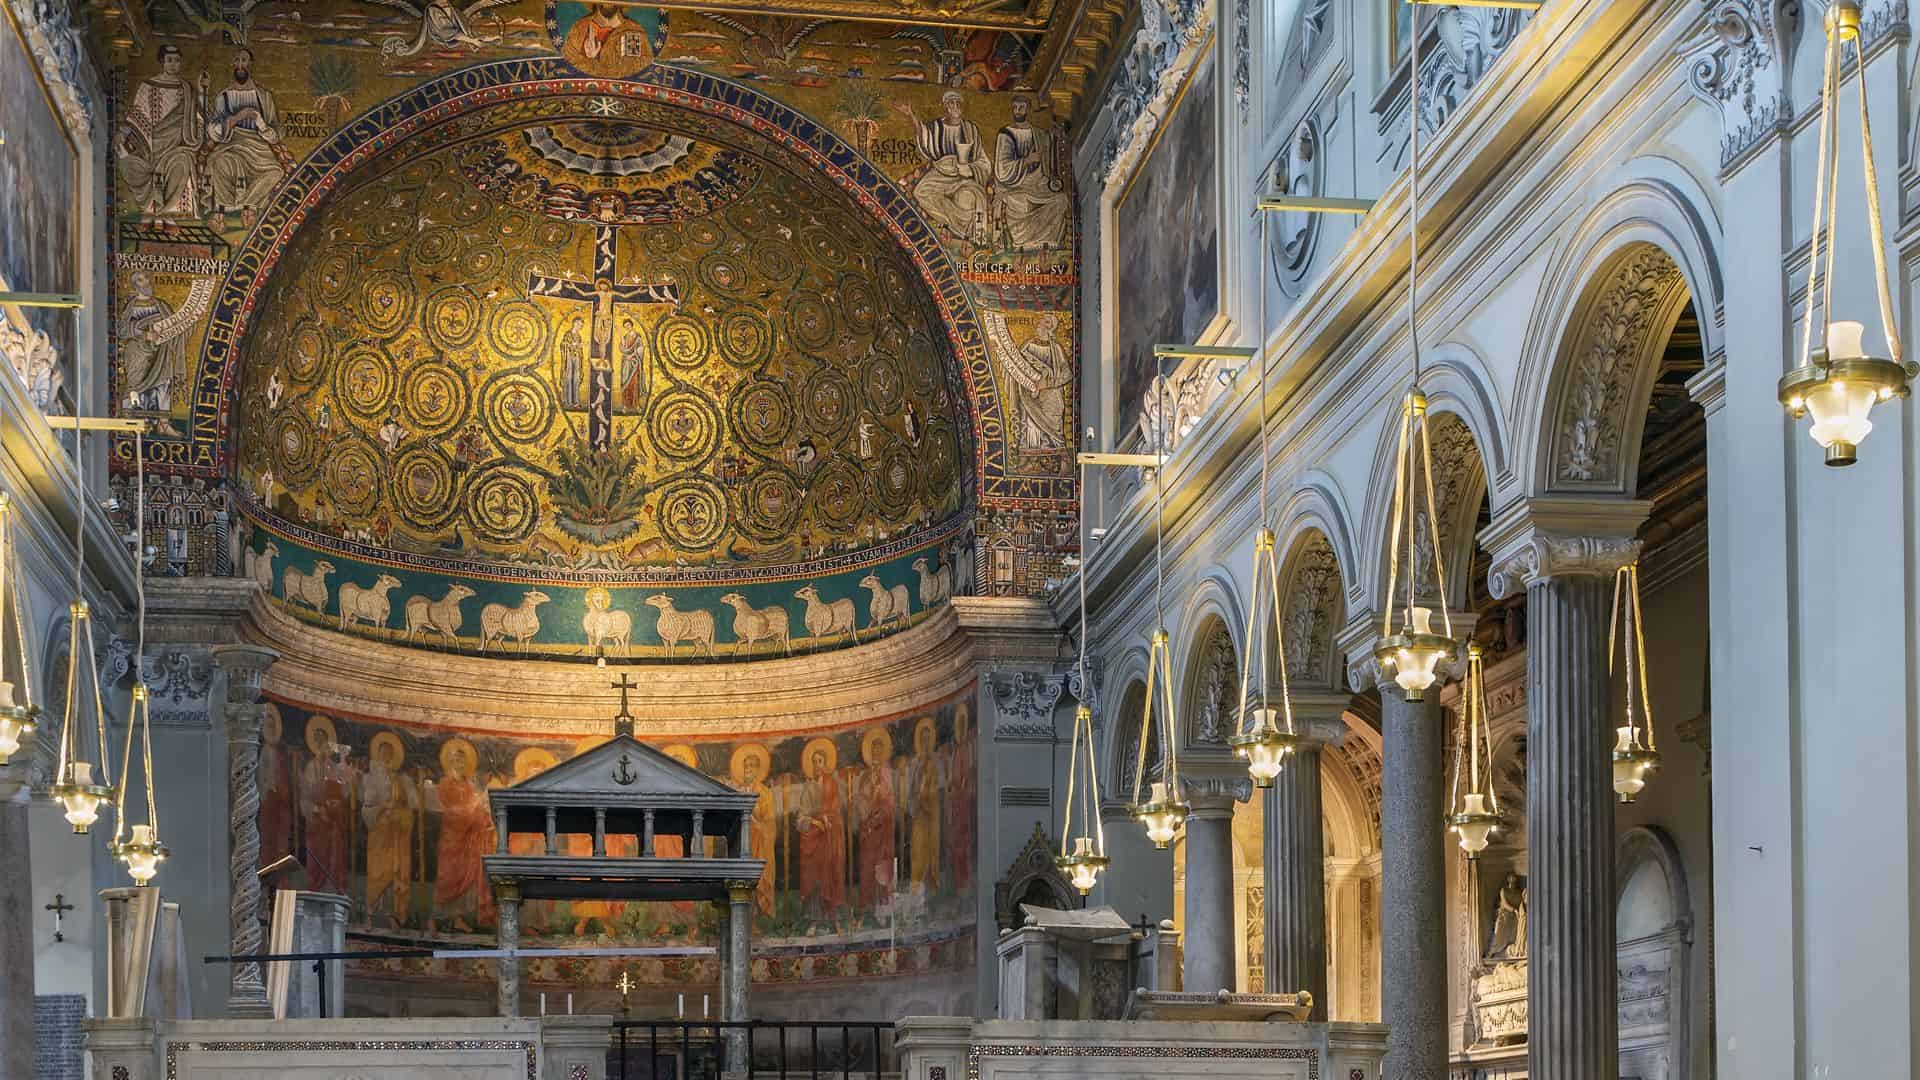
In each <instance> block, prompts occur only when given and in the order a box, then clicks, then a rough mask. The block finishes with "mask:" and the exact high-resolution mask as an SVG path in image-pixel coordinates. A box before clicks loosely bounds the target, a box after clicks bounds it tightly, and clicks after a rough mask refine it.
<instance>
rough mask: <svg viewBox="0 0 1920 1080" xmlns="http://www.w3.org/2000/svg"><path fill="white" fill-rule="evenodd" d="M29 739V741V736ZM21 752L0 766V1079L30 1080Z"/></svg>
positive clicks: (28, 911) (28, 905)
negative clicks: (0, 865)
mask: <svg viewBox="0 0 1920 1080" xmlns="http://www.w3.org/2000/svg"><path fill="white" fill-rule="evenodd" d="M29 738H31V736H29ZM32 759H33V755H32V754H31V753H28V752H27V749H26V747H24V746H23V747H22V748H21V752H20V753H18V754H16V755H14V758H13V762H14V763H13V764H11V765H0V859H4V860H5V863H6V868H7V869H6V872H5V873H0V972H5V973H6V974H5V976H4V977H0V1080H33V928H34V926H35V920H34V916H35V915H38V914H41V913H40V912H36V911H34V910H33V860H32V858H31V856H30V853H29V850H28V835H29V834H28V830H27V804H26V802H25V801H16V800H15V798H14V796H15V795H16V794H17V793H18V792H19V791H20V790H21V789H22V788H23V787H24V786H25V785H26V783H27V764H26V763H27V762H28V761H31V760H32Z"/></svg>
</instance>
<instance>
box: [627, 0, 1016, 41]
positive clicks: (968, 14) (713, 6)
mask: <svg viewBox="0 0 1920 1080" xmlns="http://www.w3.org/2000/svg"><path fill="white" fill-rule="evenodd" d="M611 2H612V6H615V7H646V8H664V9H667V10H670V11H692V12H713V13H715V14H720V15H773V16H779V17H783V18H793V19H841V20H845V21H847V22H872V23H890V24H893V25H905V26H938V27H945V28H948V29H954V30H1012V31H1016V32H1019V33H1031V34H1037V33H1040V32H1041V31H1043V30H1045V29H1046V26H1047V18H1046V16H1045V15H1044V14H1036V13H1035V12H1034V10H1033V8H1034V7H1038V6H1040V4H1035V5H1033V6H1032V7H1024V8H1022V7H1012V6H1009V5H1007V4H1006V3H1005V0H990V2H988V3H979V4H964V3H962V4H951V3H930V4H920V3H917V2H909V3H905V4H896V3H881V2H876V0H791V2H783V0H644V2H643V0H611ZM1042 2H1043V3H1049V2H1050V0H1042Z"/></svg>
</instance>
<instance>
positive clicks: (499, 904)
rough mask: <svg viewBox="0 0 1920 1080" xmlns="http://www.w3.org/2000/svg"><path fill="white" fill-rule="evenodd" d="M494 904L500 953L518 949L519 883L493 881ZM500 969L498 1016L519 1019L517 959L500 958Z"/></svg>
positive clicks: (518, 962) (509, 957)
mask: <svg viewBox="0 0 1920 1080" xmlns="http://www.w3.org/2000/svg"><path fill="white" fill-rule="evenodd" d="M493 903H494V908H495V911H496V913H497V916H498V918H499V943H500V947H501V948H502V949H518V948H519V947H520V883H519V882H518V881H496V882H494V883H493ZM496 963H497V964H498V965H499V972H500V974H499V990H500V995H499V1007H498V1011H499V1013H500V1015H501V1016H503V1017H506V1018H508V1019H511V1018H513V1017H516V1016H519V1015H520V958H519V957H518V956H503V957H501V958H500V959H499V960H498V961H496Z"/></svg>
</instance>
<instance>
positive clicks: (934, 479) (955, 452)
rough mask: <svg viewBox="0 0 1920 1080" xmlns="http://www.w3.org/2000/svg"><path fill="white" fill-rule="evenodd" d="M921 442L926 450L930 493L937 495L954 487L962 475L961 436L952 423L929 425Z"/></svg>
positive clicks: (946, 421)
mask: <svg viewBox="0 0 1920 1080" xmlns="http://www.w3.org/2000/svg"><path fill="white" fill-rule="evenodd" d="M921 442H922V443H923V445H924V446H925V448H926V449H925V461H926V466H927V488H928V493H929V494H935V495H937V494H939V493H942V492H944V491H946V490H947V489H948V488H950V487H952V486H953V482H954V479H955V478H956V477H958V476H959V475H960V441H959V436H958V433H957V432H956V431H955V430H954V427H953V424H952V423H951V422H950V421H948V420H945V419H939V420H935V421H933V422H932V423H929V424H928V425H927V431H926V434H925V435H923V436H921Z"/></svg>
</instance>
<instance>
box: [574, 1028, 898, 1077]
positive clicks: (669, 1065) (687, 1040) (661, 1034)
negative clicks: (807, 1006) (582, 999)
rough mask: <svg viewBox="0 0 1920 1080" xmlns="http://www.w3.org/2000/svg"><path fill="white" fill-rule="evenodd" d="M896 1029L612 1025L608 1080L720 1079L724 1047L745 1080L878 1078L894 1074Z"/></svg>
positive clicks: (725, 1064) (724, 1052)
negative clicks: (739, 1047) (739, 1048)
mask: <svg viewBox="0 0 1920 1080" xmlns="http://www.w3.org/2000/svg"><path fill="white" fill-rule="evenodd" d="M893 1038H894V1033H893V1025H892V1024H890V1023H881V1022H877V1021H827V1020H822V1021H781V1020H711V1021H709V1020H700V1021H681V1020H617V1021H615V1022H614V1025H613V1045H612V1048H611V1049H610V1050H609V1051H608V1052H607V1077H608V1080H717V1078H718V1077H719V1076H720V1075H721V1073H722V1072H723V1071H727V1069H728V1062H727V1056H728V1055H727V1043H728V1042H729V1041H730V1040H731V1041H734V1042H736V1043H741V1042H742V1041H743V1042H744V1048H745V1049H744V1052H743V1053H742V1056H743V1057H744V1060H743V1061H742V1062H740V1064H739V1066H738V1067H737V1068H736V1069H735V1070H734V1071H738V1072H744V1073H745V1074H746V1075H747V1076H748V1077H749V1078H754V1077H778V1078H779V1080H790V1078H797V1077H806V1078H808V1080H835V1078H838V1080H854V1078H855V1077H861V1078H866V1080H879V1078H880V1077H882V1076H885V1075H888V1074H890V1073H895V1072H897V1071H898V1062H897V1060H896V1056H895V1053H894V1046H893Z"/></svg>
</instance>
